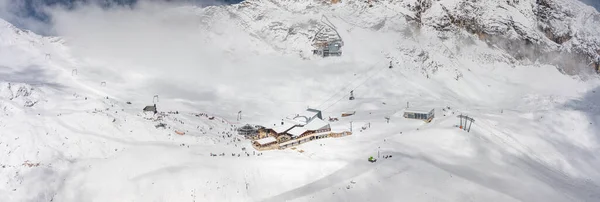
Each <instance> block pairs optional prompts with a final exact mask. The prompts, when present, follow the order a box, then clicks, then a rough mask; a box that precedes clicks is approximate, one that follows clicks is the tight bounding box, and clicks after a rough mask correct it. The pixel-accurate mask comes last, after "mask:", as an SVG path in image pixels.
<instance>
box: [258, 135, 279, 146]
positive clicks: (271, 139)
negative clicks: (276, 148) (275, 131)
mask: <svg viewBox="0 0 600 202" xmlns="http://www.w3.org/2000/svg"><path fill="white" fill-rule="evenodd" d="M256 142H257V143H258V144H260V145H266V144H270V143H274V142H277V139H275V138H274V137H271V136H269V137H266V138H263V139H258V140H256Z"/></svg>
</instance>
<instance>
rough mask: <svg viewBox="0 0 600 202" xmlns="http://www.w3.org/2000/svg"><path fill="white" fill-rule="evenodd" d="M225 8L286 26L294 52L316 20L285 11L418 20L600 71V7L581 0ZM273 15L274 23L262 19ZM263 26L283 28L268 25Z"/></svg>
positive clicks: (377, 24)
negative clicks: (297, 19) (291, 17)
mask: <svg viewBox="0 0 600 202" xmlns="http://www.w3.org/2000/svg"><path fill="white" fill-rule="evenodd" d="M224 9H226V10H229V12H234V13H238V16H242V17H243V18H242V19H244V20H245V21H244V23H246V24H248V26H250V27H257V28H256V29H257V30H260V32H261V33H262V34H259V35H265V33H267V32H268V34H266V35H271V37H274V36H275V35H279V34H274V33H271V32H282V34H285V35H286V37H278V38H280V39H286V40H288V43H286V42H285V41H283V42H284V43H285V44H286V45H285V46H286V47H294V48H296V49H297V50H293V51H298V50H302V49H305V48H307V47H304V46H302V45H298V44H296V43H292V41H291V40H294V42H299V41H308V40H309V39H304V38H305V37H309V38H310V35H311V34H310V32H308V31H306V32H305V31H302V28H303V27H310V26H309V25H311V26H312V25H314V24H315V23H316V22H315V20H313V21H310V20H306V23H299V22H292V20H286V19H285V18H283V19H282V18H281V16H282V15H280V13H282V12H286V13H293V14H301V15H302V14H303V15H304V16H306V15H311V14H312V15H315V14H318V13H326V14H329V15H333V16H335V17H337V18H340V19H341V20H343V21H345V22H348V23H351V24H353V25H356V26H360V27H362V28H373V29H375V31H382V32H390V31H402V30H405V29H408V28H410V29H412V28H414V27H416V29H419V30H420V31H433V32H439V33H440V36H444V37H448V36H458V35H461V34H474V35H477V37H478V38H479V39H480V40H482V41H485V42H486V43H488V45H490V46H494V47H497V48H500V49H503V50H505V51H506V52H507V53H508V54H509V55H511V56H512V57H514V58H515V59H517V60H521V61H529V62H536V61H537V62H540V63H547V64H554V65H557V66H558V67H559V68H561V69H562V70H564V71H565V72H566V73H570V74H576V73H578V72H581V71H589V70H596V71H600V69H599V68H600V13H598V12H597V11H596V10H594V9H593V8H592V7H589V6H587V5H585V4H583V3H581V2H579V1H577V0H485V1H482V0H475V1H473V0H449V1H432V0H395V1H386V0H373V1H360V0H346V1H341V2H339V3H334V4H332V3H331V1H324V0H313V1H297V0H269V1H267V0H247V1H245V2H243V3H241V4H239V5H235V6H229V7H227V8H224ZM269 9H278V10H280V11H278V12H275V11H272V10H269ZM240 13H241V14H240ZM276 13H277V14H278V16H277V15H274V14H276ZM244 16H256V17H255V18H248V19H245V18H246V17H244ZM283 16H285V15H283ZM269 21H270V23H269V25H261V24H262V23H265V22H269ZM316 21H318V20H316ZM273 23H275V24H273ZM410 25H415V26H410ZM261 26H262V27H263V28H264V26H266V27H273V26H276V27H278V28H277V29H268V30H265V29H262V28H260V27H261ZM401 26H405V28H402V27H401ZM290 30H292V31H290ZM249 31H252V29H250V30H249ZM283 32H285V33H283ZM296 34H297V35H296ZM294 35H296V36H294ZM267 40H268V39H267ZM276 46H278V45H276ZM280 48H283V47H280Z"/></svg>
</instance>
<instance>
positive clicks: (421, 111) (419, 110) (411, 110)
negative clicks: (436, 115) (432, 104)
mask: <svg viewBox="0 0 600 202" xmlns="http://www.w3.org/2000/svg"><path fill="white" fill-rule="evenodd" d="M432 110H434V108H408V109H405V110H404V112H405V113H406V112H409V113H419V114H429V112H431V111H432Z"/></svg>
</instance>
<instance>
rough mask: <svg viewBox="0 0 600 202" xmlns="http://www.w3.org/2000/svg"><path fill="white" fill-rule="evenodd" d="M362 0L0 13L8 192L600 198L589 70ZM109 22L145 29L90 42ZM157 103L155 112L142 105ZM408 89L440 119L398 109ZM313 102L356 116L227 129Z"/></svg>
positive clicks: (599, 125)
mask: <svg viewBox="0 0 600 202" xmlns="http://www.w3.org/2000/svg"><path fill="white" fill-rule="evenodd" d="M348 2H352V1H348ZM360 2H363V1H355V2H353V3H352V4H351V3H346V2H343V3H341V4H336V5H332V6H329V5H321V4H317V3H314V2H313V1H291V0H288V1H283V0H273V1H262V0H252V1H247V2H245V3H242V4H240V5H235V6H227V7H226V6H221V7H207V8H195V7H181V8H177V9H170V10H167V11H163V12H161V13H160V14H158V16H156V15H154V14H153V15H152V16H153V17H156V18H159V19H162V20H164V21H166V22H170V21H169V20H173V19H177V17H178V16H179V17H185V18H194V19H197V21H194V22H193V23H192V24H193V25H194V26H189V27H192V28H189V29H186V30H184V31H185V32H176V31H175V30H171V31H167V32H160V33H159V32H152V31H151V30H149V29H146V28H147V27H145V26H150V25H151V23H152V22H153V21H152V20H156V19H155V18H149V20H147V21H144V22H145V23H148V24H144V23H142V24H135V25H138V26H139V27H135V26H133V25H132V26H133V27H131V26H124V25H126V22H127V19H125V18H123V19H121V18H118V16H119V14H121V13H116V14H114V15H110V16H109V17H114V18H116V19H120V20H123V24H120V23H114V24H111V23H106V22H108V21H105V23H104V24H102V23H96V24H94V26H97V27H94V26H90V27H84V28H85V29H86V30H88V29H89V30H88V31H89V32H90V33H83V31H81V32H82V33H79V31H80V30H76V31H72V30H68V29H67V30H66V31H65V32H66V33H67V34H65V35H66V36H65V38H48V37H41V36H38V35H36V34H34V33H31V32H27V31H22V30H18V29H17V28H15V27H13V26H12V25H10V24H8V23H7V22H4V21H2V20H0V201H77V202H79V201H461V202H462V201H548V202H551V201H561V202H562V201H600V171H598V167H600V158H599V157H598V155H599V154H600V136H599V134H600V106H599V105H598V103H600V82H599V79H598V78H597V77H595V76H592V77H588V78H585V79H582V78H580V77H577V76H568V75H565V74H562V73H561V72H560V71H559V70H558V69H557V68H556V67H555V66H550V65H544V64H539V63H521V62H520V61H518V60H516V59H514V58H512V57H511V56H510V55H509V54H507V53H506V52H505V51H504V50H500V49H497V48H495V47H493V46H488V44H486V43H484V42H482V41H480V40H478V38H477V36H473V35H470V34H468V33H465V32H457V33H440V32H436V31H434V30H430V29H427V28H423V29H421V30H420V31H419V30H418V29H416V28H415V27H413V26H412V25H410V23H408V22H407V21H406V20H405V18H404V17H403V16H402V15H400V14H401V13H404V15H413V14H412V11H410V10H407V9H404V7H400V6H399V7H382V6H384V5H387V6H389V5H393V4H378V5H377V6H374V7H372V8H373V9H369V7H368V6H366V5H361V4H360ZM399 2H401V3H410V2H409V1H399ZM444 2H445V4H451V3H453V2H457V1H444ZM513 2H514V1H513ZM435 5H437V3H436V4H434V6H433V7H432V8H431V11H430V12H434V11H436V10H441V8H436V7H435ZM253 6H254V7H253ZM438 6H439V5H438ZM257 8H260V9H257ZM375 9H379V10H375ZM392 14H394V16H388V17H384V18H379V17H378V16H385V15H392ZM396 15H397V16H396ZM487 15H490V16H484V17H485V18H486V19H487V18H494V19H496V18H504V17H507V16H503V15H502V14H499V13H491V12H490V13H487ZM492 15H494V16H492ZM496 15H497V16H496ZM357 16H358V17H357ZM364 16H373V17H372V18H366V17H364ZM425 16H427V14H425ZM64 17H65V18H66V17H68V15H67V16H64ZM137 17H140V16H137ZM512 17H513V18H514V20H515V21H518V22H520V23H521V24H523V25H527V24H528V23H529V24H530V23H532V22H529V21H528V20H527V19H529V18H528V16H527V14H526V13H525V14H523V16H514V15H513V16H512ZM101 19H102V20H107V19H110V18H108V17H107V18H101ZM142 19H143V18H142ZM60 20H61V18H60V16H58V17H57V21H58V22H60ZM73 20H79V19H73ZM81 20H82V22H87V21H85V19H83V18H82V19H81ZM324 21H329V22H330V23H331V24H333V25H334V26H335V27H336V29H337V31H338V32H339V34H340V36H341V37H342V38H343V40H344V47H343V48H342V50H343V52H344V54H343V55H342V56H341V57H332V58H318V57H314V56H311V53H310V51H311V44H310V41H311V39H310V37H311V36H312V35H314V34H315V32H316V31H315V30H316V29H318V27H319V26H322V24H321V23H323V22H324ZM118 22H121V21H118ZM75 23H76V22H75ZM167 24H169V25H171V26H173V27H169V26H166V27H165V29H176V28H177V27H176V25H175V24H174V23H167ZM84 25H85V24H81V26H84ZM57 26H58V27H59V28H60V26H61V24H60V23H58V24H57ZM116 27H127V28H135V30H137V31H136V32H135V33H136V34H131V35H125V34H123V35H119V34H120V33H119V32H118V31H114V32H110V34H114V35H115V36H108V35H103V36H102V37H108V38H111V37H121V38H122V39H123V40H117V41H118V42H115V41H114V40H108V41H103V42H102V43H97V42H95V40H94V39H97V38H94V37H99V36H96V35H101V34H100V33H103V32H99V29H105V28H116ZM69 28H71V27H69ZM95 29H98V30H95ZM63 30H64V29H63ZM588 31H589V30H588ZM596 31H597V30H596ZM582 32H585V33H588V32H587V31H585V30H583V31H582ZM441 35H444V36H441ZM168 37H177V38H176V39H177V40H175V39H170V38H168ZM596 37H599V36H598V35H596ZM148 41H151V42H152V44H149V45H148V44H145V42H148ZM136 46H137V47H138V49H135V47H136ZM148 46H151V47H148ZM152 46H156V47H159V48H156V47H152ZM182 47H186V49H182ZM140 50H144V51H140ZM167 51H168V52H169V53H172V54H171V55H164V54H162V53H166V52H167ZM390 61H391V62H390ZM390 64H391V66H392V68H389V67H390ZM351 90H354V95H355V97H356V99H354V100H349V99H348V97H349V92H350V91H351ZM155 103H156V106H157V109H158V111H159V113H158V114H154V113H153V112H143V111H142V109H143V108H144V107H146V106H150V105H153V104H155ZM407 105H408V107H410V108H413V107H414V108H425V109H429V108H431V109H435V113H436V114H435V119H433V121H432V122H431V123H425V122H423V121H419V120H410V119H405V118H404V117H403V116H402V115H403V114H402V113H403V111H404V109H405V108H406V107H407ZM307 107H311V108H316V109H320V110H322V111H323V118H324V119H325V121H328V118H329V117H332V118H338V119H339V121H336V122H330V124H331V127H332V130H333V131H347V130H352V132H353V134H352V135H350V136H346V137H341V138H329V139H320V140H316V141H312V142H308V143H306V144H303V145H300V146H297V147H295V149H286V150H275V151H260V152H259V151H255V150H254V149H253V148H252V146H251V142H250V141H249V140H245V139H243V137H242V136H238V135H236V134H235V128H236V127H239V126H243V125H245V124H246V123H250V124H259V125H264V126H273V125H278V124H280V121H281V118H282V117H288V116H290V115H293V114H298V113H301V112H303V111H304V110H305V109H306V108H307ZM239 111H242V112H241V118H242V119H241V120H238V115H239V114H238V112H239ZM346 112H356V113H355V114H354V115H352V116H348V117H341V114H342V113H346ZM461 114H462V115H468V116H469V117H472V118H473V119H474V120H475V122H474V123H472V125H471V130H470V132H467V131H464V130H461V129H459V128H458V127H457V125H459V124H460V119H459V118H457V116H458V115H461ZM213 117H214V118H213ZM388 120H389V123H388ZM161 123H162V124H161ZM351 126H352V128H351ZM370 156H373V157H375V158H377V159H378V160H377V162H375V163H371V162H369V161H367V159H368V158H369V157H370ZM386 157H387V158H386Z"/></svg>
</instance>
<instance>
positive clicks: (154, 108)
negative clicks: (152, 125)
mask: <svg viewBox="0 0 600 202" xmlns="http://www.w3.org/2000/svg"><path fill="white" fill-rule="evenodd" d="M144 111H156V105H150V106H146V107H144Z"/></svg>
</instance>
